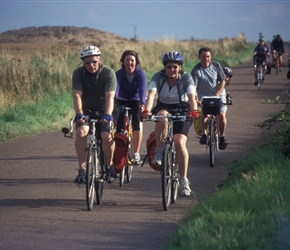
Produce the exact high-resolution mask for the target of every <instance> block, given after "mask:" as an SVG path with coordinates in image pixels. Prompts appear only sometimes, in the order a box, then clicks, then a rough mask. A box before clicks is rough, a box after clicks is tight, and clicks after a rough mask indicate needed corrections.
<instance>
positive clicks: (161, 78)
mask: <svg viewBox="0 0 290 250" xmlns="http://www.w3.org/2000/svg"><path fill="white" fill-rule="evenodd" d="M166 80H167V77H166V75H165V73H163V72H162V71H161V72H157V73H156V74H155V75H154V76H153V77H152V80H151V82H150V85H149V90H152V89H153V90H154V89H155V90H156V91H157V92H158V91H159V93H158V99H159V101H160V102H162V103H166V104H176V103H179V102H180V99H179V93H178V90H179V91H180V95H181V96H180V97H181V101H185V102H186V101H188V96H187V95H188V94H191V93H193V94H196V87H195V86H194V83H193V80H192V77H191V75H190V74H189V73H186V72H184V73H183V74H179V77H178V80H177V82H176V84H175V85H174V86H173V87H172V88H171V89H169V85H168V83H167V82H166ZM159 88H161V89H159Z"/></svg>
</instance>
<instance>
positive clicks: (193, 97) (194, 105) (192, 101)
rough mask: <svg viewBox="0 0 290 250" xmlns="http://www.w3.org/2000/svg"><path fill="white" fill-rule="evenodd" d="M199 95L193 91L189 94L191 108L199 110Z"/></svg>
mask: <svg viewBox="0 0 290 250" xmlns="http://www.w3.org/2000/svg"><path fill="white" fill-rule="evenodd" d="M196 100H197V96H196V95H195V94H193V93H190V94H188V102H189V105H190V109H191V110H197V101H196Z"/></svg>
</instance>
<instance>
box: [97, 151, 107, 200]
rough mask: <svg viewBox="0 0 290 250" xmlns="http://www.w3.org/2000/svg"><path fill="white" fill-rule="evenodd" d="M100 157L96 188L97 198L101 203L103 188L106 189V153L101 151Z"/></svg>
mask: <svg viewBox="0 0 290 250" xmlns="http://www.w3.org/2000/svg"><path fill="white" fill-rule="evenodd" d="M100 159H101V160H98V158H97V161H96V162H97V164H96V166H97V173H98V177H97V179H96V182H95V189H96V196H97V197H96V199H97V204H98V205H100V204H101V203H102V199H103V192H104V191H103V190H104V174H105V162H104V154H103V152H101V154H100Z"/></svg>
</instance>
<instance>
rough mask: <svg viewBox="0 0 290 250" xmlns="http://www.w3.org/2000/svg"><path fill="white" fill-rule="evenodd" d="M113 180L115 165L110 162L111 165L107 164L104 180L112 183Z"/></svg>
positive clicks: (114, 178) (114, 177)
mask: <svg viewBox="0 0 290 250" xmlns="http://www.w3.org/2000/svg"><path fill="white" fill-rule="evenodd" d="M115 180H116V174H115V167H114V164H112V165H111V166H107V176H106V181H107V183H113V182H114V181H115Z"/></svg>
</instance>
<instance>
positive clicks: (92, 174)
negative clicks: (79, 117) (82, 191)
mask: <svg viewBox="0 0 290 250" xmlns="http://www.w3.org/2000/svg"><path fill="white" fill-rule="evenodd" d="M96 117H97V118H96V119H93V118H90V116H86V117H85V118H84V121H86V122H88V123H89V134H88V147H87V149H86V151H87V154H86V202H87V208H88V210H89V211H90V210H92V209H93V206H94V203H95V202H96V204H97V205H100V204H101V203H102V198H103V189H104V180H105V174H106V170H105V166H106V158H105V156H104V153H103V151H102V140H101V135H100V129H99V126H98V125H99V124H101V122H102V118H101V114H96ZM70 125H71V127H70V129H67V128H62V132H63V133H64V134H65V137H70V138H73V136H66V134H68V133H70V135H71V133H73V132H72V131H73V130H72V123H70Z"/></svg>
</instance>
